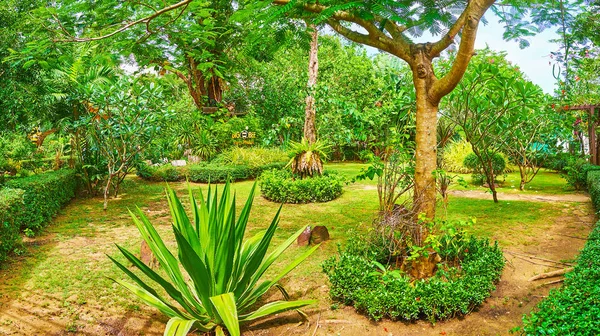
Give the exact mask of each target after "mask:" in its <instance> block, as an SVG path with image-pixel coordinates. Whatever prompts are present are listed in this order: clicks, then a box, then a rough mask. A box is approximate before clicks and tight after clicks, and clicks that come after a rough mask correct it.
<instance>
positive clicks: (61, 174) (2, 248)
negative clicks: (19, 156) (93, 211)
mask: <svg viewBox="0 0 600 336" xmlns="http://www.w3.org/2000/svg"><path fill="white" fill-rule="evenodd" d="M76 189H77V178H76V176H75V171H73V170H59V171H52V172H48V173H44V174H39V175H33V176H30V177H24V178H19V179H14V180H10V181H8V182H6V188H3V189H1V190H0V263H2V262H3V261H5V260H6V258H7V255H8V254H9V253H10V252H11V251H12V250H13V249H14V247H15V245H17V244H18V242H19V240H20V235H19V232H20V230H24V229H30V230H32V231H34V232H37V231H39V230H40V229H41V228H42V227H43V226H44V224H46V223H47V222H48V220H49V219H51V218H52V217H53V216H54V215H56V213H57V212H58V211H59V210H60V208H61V207H62V206H63V205H65V204H66V203H67V202H69V200H71V198H73V197H74V196H75V191H76Z"/></svg>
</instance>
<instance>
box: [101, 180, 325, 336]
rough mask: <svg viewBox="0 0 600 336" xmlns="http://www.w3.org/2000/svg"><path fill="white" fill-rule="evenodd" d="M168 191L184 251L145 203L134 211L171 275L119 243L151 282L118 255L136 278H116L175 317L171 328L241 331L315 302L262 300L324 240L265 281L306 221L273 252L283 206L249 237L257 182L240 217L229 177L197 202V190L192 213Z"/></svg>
mask: <svg viewBox="0 0 600 336" xmlns="http://www.w3.org/2000/svg"><path fill="white" fill-rule="evenodd" d="M167 195H168V200H169V206H170V209H171V214H172V217H173V232H174V234H175V238H176V239H177V247H178V253H177V256H178V258H176V257H175V256H174V254H173V253H172V252H171V251H170V250H169V249H168V248H167V247H166V245H165V243H164V242H163V240H162V238H161V237H160V235H159V234H158V233H157V232H156V230H155V228H154V226H153V225H152V224H151V223H150V221H149V220H148V218H147V217H146V216H145V214H144V213H143V211H142V210H139V209H138V211H137V213H136V214H133V213H132V214H131V215H132V217H133V221H134V223H135V225H136V226H137V228H138V230H139V231H140V233H141V235H142V237H143V238H144V241H146V243H147V244H148V246H149V247H150V249H151V250H152V253H153V254H154V255H155V256H156V258H157V260H158V262H159V264H160V267H161V269H162V270H163V271H165V273H166V274H167V275H168V279H165V278H163V277H162V276H161V275H159V274H158V273H156V272H155V271H153V270H152V269H151V268H149V267H148V266H146V265H145V264H144V263H143V262H141V261H140V260H139V259H138V258H137V257H135V256H134V255H133V254H132V253H130V252H128V251H127V250H125V249H123V248H121V247H119V250H120V251H121V252H122V253H123V255H124V256H125V258H127V260H128V261H130V262H131V263H133V265H135V267H136V268H137V269H139V271H141V272H142V273H143V274H145V275H146V276H147V277H148V278H149V279H150V280H151V281H148V280H146V281H143V280H141V279H140V278H139V277H138V276H137V275H135V274H134V273H133V272H132V271H131V270H130V269H129V268H127V267H126V266H124V265H123V264H121V263H120V262H118V261H117V260H115V259H114V258H112V257H111V260H112V261H113V262H115V264H116V265H117V266H118V267H119V268H120V269H121V270H122V271H123V272H124V273H125V274H127V276H128V277H129V278H131V280H132V281H133V283H128V282H125V281H121V280H118V279H115V282H117V283H119V284H120V285H122V286H124V287H125V288H127V289H128V290H130V291H131V292H132V293H133V294H135V295H136V296H137V297H138V298H139V299H141V300H142V301H143V302H145V303H146V304H148V305H150V306H152V307H154V308H157V309H158V310H160V311H161V312H162V313H163V314H165V315H167V316H168V317H169V318H170V320H169V322H168V323H167V326H166V329H165V335H177V336H179V335H181V336H185V335H187V333H188V332H189V331H190V329H192V328H196V329H197V330H200V331H203V332H211V331H215V332H216V334H217V335H219V336H224V335H225V330H227V332H228V333H227V334H228V335H231V336H239V335H240V323H244V322H246V323H247V322H250V321H253V320H255V319H258V318H261V317H265V316H269V315H272V314H277V313H280V312H283V311H286V310H292V309H298V308H300V307H303V306H306V305H309V304H313V303H315V301H314V300H297V301H275V302H270V303H267V304H262V305H260V306H258V305H256V303H257V301H259V300H261V298H262V297H263V295H264V294H265V293H266V292H267V291H268V290H269V289H270V288H271V287H273V286H275V285H277V283H278V281H279V280H281V279H282V278H283V277H284V276H285V275H287V274H288V273H289V272H290V271H292V270H293V269H294V268H295V267H296V266H298V265H299V264H300V263H301V262H302V261H304V260H305V259H306V258H307V257H309V256H310V255H311V254H312V253H313V252H314V251H315V250H316V249H317V248H318V247H319V245H317V246H314V247H312V248H309V249H306V250H305V251H304V252H303V253H302V254H300V255H299V256H298V257H296V258H295V259H294V260H293V261H292V262H291V263H289V264H288V265H287V266H286V267H285V268H284V269H283V270H282V271H280V272H279V273H277V274H276V275H275V276H274V277H273V278H271V279H270V280H263V281H262V282H261V283H260V284H259V281H260V280H261V279H262V278H263V276H264V275H265V272H267V270H268V269H269V268H270V267H271V266H272V264H273V263H274V262H275V261H276V260H277V259H278V258H279V256H280V255H281V254H282V253H283V252H284V251H285V250H286V249H287V248H288V247H289V246H290V245H291V244H292V243H294V242H295V241H296V238H297V237H298V236H299V235H300V234H301V233H302V231H304V229H305V228H304V227H303V228H301V229H300V230H298V231H297V232H296V233H295V234H293V235H292V236H291V237H289V238H288V239H287V240H286V241H284V242H283V243H282V244H281V245H279V246H278V247H277V248H275V250H273V251H271V252H270V253H269V254H267V249H269V247H270V245H271V239H272V238H273V235H274V234H275V230H276V229H277V225H278V224H279V212H277V214H276V215H275V217H274V218H273V221H272V222H271V224H270V225H268V226H267V229H266V230H265V231H264V232H260V233H258V234H257V235H255V236H254V237H251V238H249V239H247V240H245V241H244V235H245V232H246V226H247V223H248V219H249V217H250V210H251V208H252V202H253V200H254V188H252V191H251V192H250V195H249V196H248V200H247V201H246V203H245V205H244V207H243V208H242V211H241V213H240V215H239V218H238V219H237V220H236V211H235V196H232V194H231V192H230V189H229V184H227V185H226V186H225V187H224V189H223V194H222V195H221V197H220V198H219V197H218V194H217V190H216V188H215V189H214V190H213V189H211V188H210V187H209V189H208V195H207V198H206V199H205V198H204V196H203V194H202V193H200V198H199V202H196V199H195V196H194V194H193V193H192V191H191V189H190V203H191V207H192V218H191V219H190V218H189V217H188V215H187V214H186V212H185V210H184V208H183V205H182V204H181V202H180V201H179V199H178V197H177V196H176V194H175V192H174V191H173V190H172V189H167ZM280 210H281V209H280ZM182 270H185V273H184V272H183V271H182ZM184 274H185V275H184ZM188 276H189V278H188ZM186 279H190V280H186ZM150 284H153V285H155V286H156V287H161V288H162V289H164V291H165V292H166V294H168V295H169V297H170V299H166V298H164V297H163V296H162V295H161V294H159V293H158V292H157V291H156V290H155V289H153V288H152V287H151V286H150Z"/></svg>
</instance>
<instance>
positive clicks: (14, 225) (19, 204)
mask: <svg viewBox="0 0 600 336" xmlns="http://www.w3.org/2000/svg"><path fill="white" fill-rule="evenodd" d="M24 193H25V191H23V190H19V189H1V190H0V264H2V262H4V261H5V260H6V258H7V255H8V254H9V253H10V252H11V251H12V250H13V248H14V247H15V245H16V244H17V243H18V242H19V240H20V236H19V228H20V226H21V224H22V221H23V218H24V215H25V205H24V204H23V194H24Z"/></svg>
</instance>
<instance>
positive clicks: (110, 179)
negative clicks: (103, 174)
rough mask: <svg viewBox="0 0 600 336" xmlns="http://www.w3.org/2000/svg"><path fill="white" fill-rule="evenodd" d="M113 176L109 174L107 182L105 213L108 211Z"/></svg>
mask: <svg viewBox="0 0 600 336" xmlns="http://www.w3.org/2000/svg"><path fill="white" fill-rule="evenodd" d="M112 178H113V175H112V174H108V180H107V181H106V186H105V187H104V208H103V209H104V211H106V209H108V194H109V190H110V184H111V182H112Z"/></svg>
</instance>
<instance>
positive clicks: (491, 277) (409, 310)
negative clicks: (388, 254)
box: [323, 236, 504, 322]
mask: <svg viewBox="0 0 600 336" xmlns="http://www.w3.org/2000/svg"><path fill="white" fill-rule="evenodd" d="M366 245H368V244H365V242H364V239H357V238H355V239H351V241H350V242H349V244H348V247H347V248H346V249H345V250H342V251H341V252H340V256H339V258H336V257H333V258H331V259H329V260H327V261H326V262H325V263H324V264H323V271H324V272H325V273H326V274H327V276H328V277H329V281H330V283H331V286H330V295H331V297H332V299H334V300H336V301H339V302H342V303H344V304H346V305H353V306H354V307H355V308H356V310H357V311H359V312H361V313H364V314H366V315H368V316H369V317H370V318H373V319H375V320H379V319H381V318H384V317H387V318H390V319H393V320H416V319H419V318H426V319H428V320H430V321H432V322H433V321H435V320H439V319H446V318H451V317H454V316H458V315H465V314H467V313H469V312H471V311H472V310H473V309H474V308H475V307H477V306H478V305H480V304H481V303H483V301H484V300H485V299H486V298H487V297H489V295H490V293H491V291H492V290H494V289H495V283H496V282H497V281H498V280H499V279H500V275H501V273H502V269H503V267H504V257H503V256H502V251H501V249H500V248H499V247H498V245H497V243H495V244H494V245H490V244H489V241H488V240H487V239H480V238H475V237H472V236H470V237H468V238H464V239H463V240H462V241H461V242H460V246H461V252H460V254H459V255H456V254H454V255H453V256H451V255H450V254H452V253H445V252H443V251H440V252H439V255H440V257H442V260H443V261H442V263H441V264H439V265H438V270H437V272H436V273H435V275H434V276H433V277H431V278H429V279H422V280H414V279H412V278H410V277H409V276H407V275H405V274H404V273H403V272H402V271H400V270H389V269H385V268H384V267H383V265H381V264H379V263H378V262H376V261H374V260H377V259H379V258H378V257H379V256H380V251H377V250H376V249H373V248H370V247H365V246H366ZM454 258H458V260H460V261H459V262H458V264H455V263H452V262H450V263H447V264H446V265H444V264H445V262H444V260H451V259H454ZM440 266H441V267H440Z"/></svg>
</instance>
